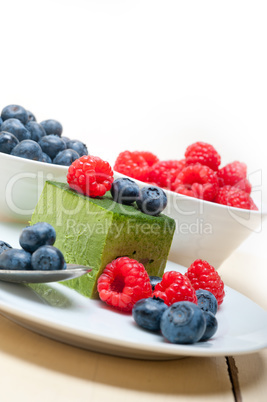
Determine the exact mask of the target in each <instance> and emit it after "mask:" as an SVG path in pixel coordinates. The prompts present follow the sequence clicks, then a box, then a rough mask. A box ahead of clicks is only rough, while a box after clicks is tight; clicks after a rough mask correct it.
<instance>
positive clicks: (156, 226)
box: [31, 181, 175, 298]
mask: <svg viewBox="0 0 267 402" xmlns="http://www.w3.org/2000/svg"><path fill="white" fill-rule="evenodd" d="M37 222H48V223H50V224H51V225H52V226H53V227H54V228H55V230H56V234H57V238H56V242H55V247H57V248H59V249H60V250H61V251H62V253H63V254H64V257H65V260H66V262H67V263H74V264H82V265H87V266H89V267H91V268H92V271H91V272H90V273H87V274H85V275H83V276H81V277H80V278H77V279H71V280H68V281H64V282H62V283H63V284H64V285H67V286H69V287H70V288H73V289H75V290H77V291H78V292H79V293H81V294H83V295H84V296H87V297H90V298H96V297H97V290H96V285H97V279H98V277H99V275H101V273H102V271H103V269H104V268H105V266H106V265H107V264H108V263H109V262H111V261H112V260H114V259H115V258H117V257H121V256H128V257H130V258H134V259H136V260H137V261H139V262H141V263H142V264H143V265H144V266H145V268H146V270H147V272H148V274H149V275H155V276H162V275H163V272H164V268H165V265H166V262H167V258H168V254H169V250H170V247H171V242H172V238H173V234H174V230H175V221H174V220H173V219H171V218H169V217H167V216H165V215H163V214H160V215H159V216H150V215H147V214H144V213H143V212H141V211H140V210H138V209H137V208H136V207H135V206H131V205H122V204H118V203H116V202H114V201H113V199H112V197H111V195H110V193H106V195H105V196H103V197H99V198H90V197H87V196H84V195H82V194H79V193H77V192H76V191H74V190H71V189H70V188H69V186H68V185H67V184H64V183H58V182H52V181H47V182H46V183H45V186H44V189H43V192H42V194H41V196H40V198H39V201H38V203H37V205H36V208H35V210H34V213H33V215H32V219H31V224H34V223H37Z"/></svg>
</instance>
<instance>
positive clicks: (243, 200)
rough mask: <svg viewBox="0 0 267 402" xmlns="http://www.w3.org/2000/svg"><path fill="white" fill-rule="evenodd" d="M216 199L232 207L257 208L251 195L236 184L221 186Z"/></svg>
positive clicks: (219, 202)
mask: <svg viewBox="0 0 267 402" xmlns="http://www.w3.org/2000/svg"><path fill="white" fill-rule="evenodd" d="M214 201H215V202H217V203H218V204H222V205H228V206H230V207H236V208H242V209H255V208H256V209H257V207H256V205H255V204H254V202H253V200H252V198H251V197H250V195H249V194H248V193H247V192H245V191H242V190H239V189H238V188H237V187H236V186H229V185H228V186H223V187H220V189H219V191H218V194H217V196H216V198H215V200H214Z"/></svg>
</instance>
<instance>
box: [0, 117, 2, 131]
mask: <svg viewBox="0 0 267 402" xmlns="http://www.w3.org/2000/svg"><path fill="white" fill-rule="evenodd" d="M2 123H3V120H2V117H0V131H1V126H2Z"/></svg>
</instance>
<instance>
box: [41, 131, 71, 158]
mask: <svg viewBox="0 0 267 402" xmlns="http://www.w3.org/2000/svg"><path fill="white" fill-rule="evenodd" d="M38 144H39V145H40V147H41V148H42V150H43V152H45V153H46V154H47V155H48V156H50V158H51V159H52V160H53V159H54V158H55V157H56V155H57V154H58V153H59V152H61V151H63V150H64V149H66V144H65V142H64V141H63V140H62V139H61V138H60V137H59V136H57V135H53V134H50V135H46V136H44V137H42V138H41V139H40V141H39V142H38Z"/></svg>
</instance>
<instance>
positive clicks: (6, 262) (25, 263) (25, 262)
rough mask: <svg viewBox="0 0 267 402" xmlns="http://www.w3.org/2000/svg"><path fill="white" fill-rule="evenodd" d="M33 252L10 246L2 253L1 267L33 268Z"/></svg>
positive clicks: (0, 255)
mask: <svg viewBox="0 0 267 402" xmlns="http://www.w3.org/2000/svg"><path fill="white" fill-rule="evenodd" d="M31 256H32V255H31V254H30V253H28V252H27V251H25V250H21V249H17V248H10V249H8V250H5V251H4V252H3V253H2V254H0V269H12V270H19V271H20V270H24V269H26V270H28V269H31V268H32V267H31Z"/></svg>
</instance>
